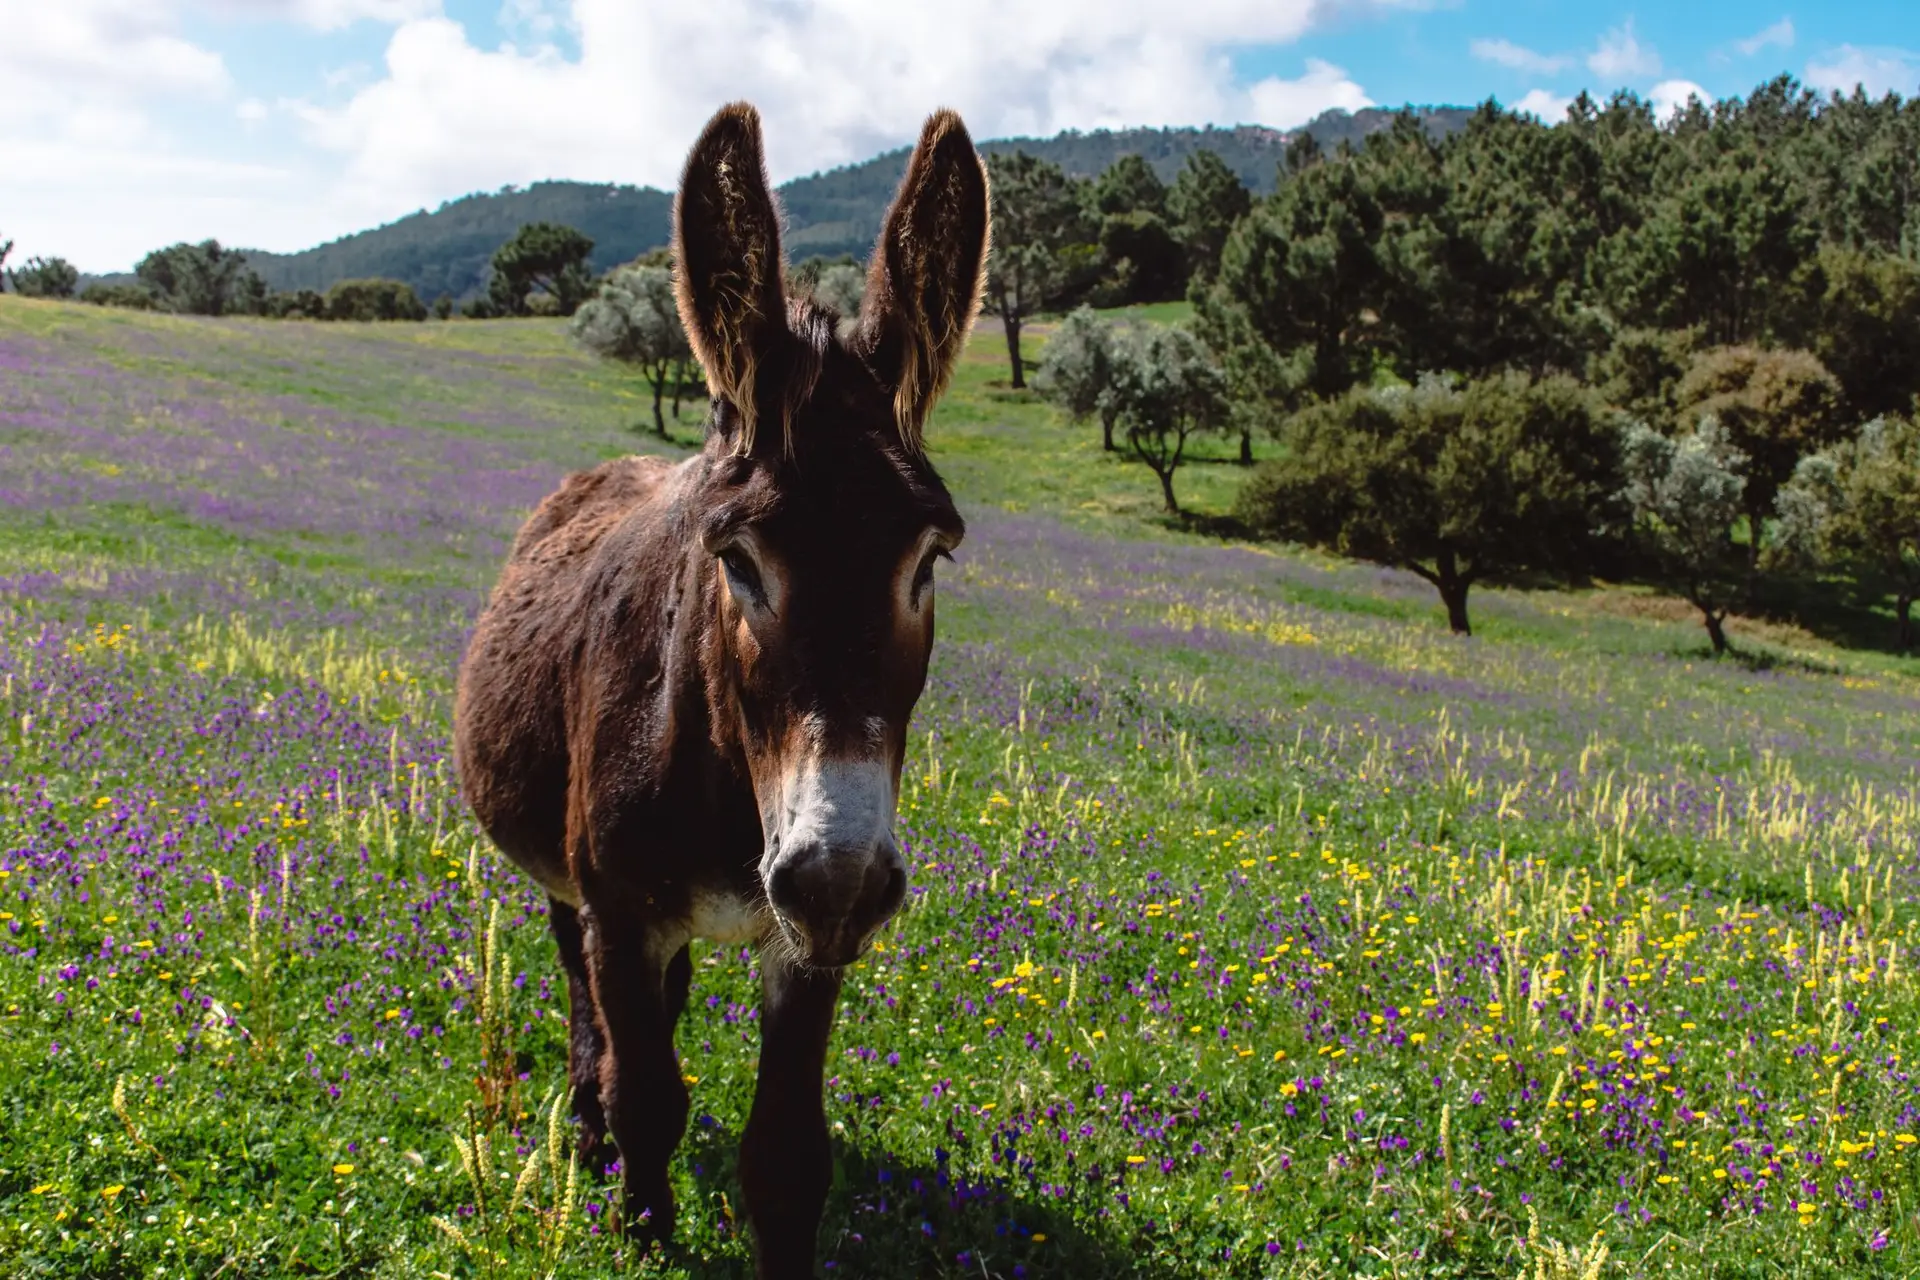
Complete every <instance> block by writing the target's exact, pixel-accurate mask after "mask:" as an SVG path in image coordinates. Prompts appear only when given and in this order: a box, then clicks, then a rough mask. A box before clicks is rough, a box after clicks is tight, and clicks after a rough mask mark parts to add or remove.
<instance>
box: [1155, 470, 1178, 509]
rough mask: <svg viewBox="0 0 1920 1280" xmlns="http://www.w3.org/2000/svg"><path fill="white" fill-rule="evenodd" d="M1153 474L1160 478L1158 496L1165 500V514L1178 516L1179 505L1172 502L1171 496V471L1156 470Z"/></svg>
mask: <svg viewBox="0 0 1920 1280" xmlns="http://www.w3.org/2000/svg"><path fill="white" fill-rule="evenodd" d="M1154 474H1155V475H1157V476H1159V477H1160V496H1161V497H1163V498H1165V499H1166V500H1167V514H1168V515H1170V516H1177V515H1179V514H1180V504H1179V503H1178V502H1177V501H1175V500H1174V496H1173V470H1172V469H1171V468H1169V469H1167V470H1165V471H1160V470H1158V469H1156V470H1155V471H1154Z"/></svg>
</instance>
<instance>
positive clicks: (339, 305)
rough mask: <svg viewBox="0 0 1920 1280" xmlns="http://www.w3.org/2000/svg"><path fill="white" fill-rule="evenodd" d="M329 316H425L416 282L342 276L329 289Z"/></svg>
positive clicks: (391, 317) (420, 317)
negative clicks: (415, 286) (341, 278)
mask: <svg viewBox="0 0 1920 1280" xmlns="http://www.w3.org/2000/svg"><path fill="white" fill-rule="evenodd" d="M326 307H327V311H326V316H327V319H329V320H425V319H426V318H427V308H426V306H425V305H424V304H422V303H421V301H420V298H419V295H417V294H415V293H414V291H413V286H412V285H410V284H403V283H402V282H400V281H398V280H377V279H376V280H342V281H341V282H340V283H339V284H336V285H334V286H333V287H332V288H331V289H329V290H327V303H326Z"/></svg>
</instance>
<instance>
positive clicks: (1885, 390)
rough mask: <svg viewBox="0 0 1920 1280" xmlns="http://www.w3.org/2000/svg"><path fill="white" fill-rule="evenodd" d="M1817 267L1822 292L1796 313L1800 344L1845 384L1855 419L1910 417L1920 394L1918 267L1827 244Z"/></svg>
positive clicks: (1878, 254)
mask: <svg viewBox="0 0 1920 1280" xmlns="http://www.w3.org/2000/svg"><path fill="white" fill-rule="evenodd" d="M1916 247H1920V246H1916ZM1819 267H1820V270H1819V275H1820V277H1821V281H1822V290H1823V291H1822V292H1821V293H1820V295H1819V296H1818V297H1817V298H1816V299H1814V300H1813V302H1812V304H1811V305H1809V306H1807V307H1806V308H1804V309H1802V310H1800V311H1798V312H1796V313H1795V315H1794V317H1793V319H1794V320H1795V322H1796V323H1795V325H1794V327H1793V333H1794V340H1795V342H1796V344H1797V345H1800V346H1803V347H1805V348H1806V349H1808V350H1809V351H1812V352H1813V354H1814V355H1816V356H1818V357H1819V358H1820V363H1822V364H1824V365H1825V366H1826V367H1827V368H1828V369H1830V370H1831V371H1832V372H1833V376H1834V377H1835V378H1836V379H1838V380H1839V383H1840V388H1841V392H1842V394H1843V396H1844V399H1845V402H1846V411H1847V416H1848V417H1849V418H1850V419H1851V420H1852V421H1855V422H1865V421H1868V420H1869V419H1872V418H1877V417H1881V416H1883V415H1886V414H1898V413H1905V412H1907V411H1908V410H1909V409H1911V408H1912V407H1913V402H1914V397H1915V396H1916V395H1920V264H1916V263H1915V262H1913V261H1912V260H1910V259H1907V258H1903V257H1900V256H1899V255H1897V254H1892V253H1887V252H1885V251H1883V250H1879V249H1872V250H1855V249H1847V248H1842V247H1840V246H1837V245H1828V246H1825V247H1823V248H1822V249H1821V251H1820V258H1819Z"/></svg>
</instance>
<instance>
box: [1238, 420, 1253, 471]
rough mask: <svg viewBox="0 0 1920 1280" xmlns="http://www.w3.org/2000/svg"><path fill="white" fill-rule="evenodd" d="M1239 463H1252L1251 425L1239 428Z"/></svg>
mask: <svg viewBox="0 0 1920 1280" xmlns="http://www.w3.org/2000/svg"><path fill="white" fill-rule="evenodd" d="M1240 465H1241V466H1243V467H1250V466H1252V465H1253V429H1252V428H1251V427H1242V428H1240Z"/></svg>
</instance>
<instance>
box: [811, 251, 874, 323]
mask: <svg viewBox="0 0 1920 1280" xmlns="http://www.w3.org/2000/svg"><path fill="white" fill-rule="evenodd" d="M866 291H867V273H866V272H864V271H862V270H861V269H860V268H859V267H856V266H854V265H853V264H852V263H851V262H836V263H834V264H832V265H830V266H828V267H825V268H823V269H822V270H821V272H820V278H819V280H818V281H816V282H815V283H814V286H813V296H814V298H815V299H816V300H817V301H818V302H819V303H820V304H821V305H822V306H824V307H826V308H828V309H829V310H831V311H832V312H833V313H834V314H835V315H837V316H839V317H841V318H842V319H843V320H851V319H853V318H855V317H857V316H858V315H859V314H860V299H861V297H862V296H863V295H864V294H865V293H866Z"/></svg>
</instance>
